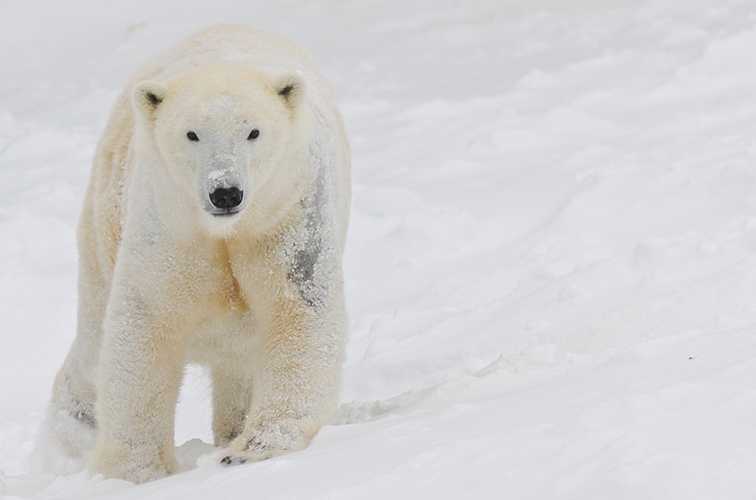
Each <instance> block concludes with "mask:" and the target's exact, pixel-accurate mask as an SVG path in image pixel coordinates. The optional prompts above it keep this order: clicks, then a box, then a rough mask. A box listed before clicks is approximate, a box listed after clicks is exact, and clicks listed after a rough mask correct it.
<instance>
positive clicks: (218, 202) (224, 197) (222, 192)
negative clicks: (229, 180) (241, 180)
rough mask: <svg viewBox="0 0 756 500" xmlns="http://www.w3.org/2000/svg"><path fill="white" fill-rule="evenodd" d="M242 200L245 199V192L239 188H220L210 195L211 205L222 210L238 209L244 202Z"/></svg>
mask: <svg viewBox="0 0 756 500" xmlns="http://www.w3.org/2000/svg"><path fill="white" fill-rule="evenodd" d="M242 198H244V191H242V190H241V189H239V188H238V187H230V188H221V187H219V188H216V189H215V191H213V192H212V193H210V203H212V204H213V206H215V207H216V208H221V209H223V210H230V209H232V208H236V207H238V206H239V205H240V204H241V202H242Z"/></svg>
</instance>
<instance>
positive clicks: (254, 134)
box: [247, 128, 260, 141]
mask: <svg viewBox="0 0 756 500" xmlns="http://www.w3.org/2000/svg"><path fill="white" fill-rule="evenodd" d="M258 137H260V131H259V130H257V129H256V128H253V129H252V132H250V133H249V135H248V136H247V140H248V141H252V140H254V139H257V138H258Z"/></svg>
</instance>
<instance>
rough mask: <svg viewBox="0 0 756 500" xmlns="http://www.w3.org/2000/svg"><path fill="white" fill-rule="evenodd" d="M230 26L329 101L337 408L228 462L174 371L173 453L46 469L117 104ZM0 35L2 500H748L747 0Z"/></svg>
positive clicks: (173, 16) (167, 19)
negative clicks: (337, 152) (328, 92)
mask: <svg viewBox="0 0 756 500" xmlns="http://www.w3.org/2000/svg"><path fill="white" fill-rule="evenodd" d="M220 21H226V22H248V23H251V24H254V25H255V26H257V27H260V28H262V29H265V30H268V31H274V32H278V33H282V34H285V35H288V36H289V37H291V38H293V39H294V40H296V41H298V42H299V43H301V44H303V45H306V46H308V47H310V48H311V50H312V51H313V52H314V53H315V56H316V58H317V59H318V60H319V62H320V65H321V67H322V70H323V73H324V74H325V75H326V76H327V77H328V78H329V79H330V80H331V81H332V82H333V83H334V86H335V88H336V91H337V95H338V96H339V100H340V104H341V107H342V110H343V112H344V115H345V119H346V122H347V126H348V130H349V133H350V137H351V140H352V146H353V166H354V170H353V181H354V200H353V213H352V222H351V227H350V235H349V242H348V245H347V262H346V277H347V298H348V305H349V311H350V317H351V320H350V329H351V340H350V344H349V349H348V359H347V363H346V366H345V387H344V393H343V401H344V404H343V405H342V408H341V412H340V414H339V416H338V418H337V419H336V421H335V422H334V425H331V426H328V427H326V428H324V429H323V431H322V432H321V433H320V435H319V436H318V437H317V438H316V440H315V441H314V442H313V444H312V446H311V447H310V448H308V449H307V450H305V451H303V452H300V453H296V454H292V455H288V456H285V457H280V458H277V459H274V460H269V461H266V462H261V463H256V464H251V465H245V466H238V467H231V468H223V467H220V466H218V465H216V457H215V454H216V451H215V450H214V448H213V447H212V446H211V445H209V444H208V443H210V442H211V437H210V424H209V422H210V416H209V415H210V410H209V397H208V396H209V387H208V381H207V378H206V377H205V374H204V373H203V372H202V370H201V369H199V368H190V369H189V370H188V371H187V379H186V383H185V387H184V389H183V392H182V397H181V402H180V406H179V415H178V422H177V436H176V439H177V445H180V446H179V449H178V454H179V459H180V461H181V463H182V465H183V467H184V468H185V469H186V471H185V472H182V473H180V474H177V475H175V476H173V477H169V478H166V479H164V480H160V481H156V482H153V483H149V484H145V485H141V486H134V485H131V484H129V483H126V482H123V481H116V480H108V479H104V478H102V477H98V476H92V475H91V474H89V473H87V472H77V473H72V474H69V475H61V476H53V475H50V474H46V473H44V472H37V471H35V470H33V468H32V467H31V466H32V465H33V464H32V461H31V460H30V453H31V450H32V448H33V446H34V442H35V439H36V432H37V427H38V426H39V423H40V421H41V419H42V417H43V415H44V409H45V403H46V401H47V398H48V397H49V391H50V387H51V384H52V379H53V377H54V374H55V372H56V370H57V369H58V367H59V366H60V364H61V362H62V360H63V357H64V355H65V353H66V351H67V349H68V346H69V344H70V342H71V340H72V338H73V335H74V329H75V307H76V272H75V271H76V258H77V257H76V246H75V224H76V220H77V218H78V212H79V209H80V205H81V202H82V199H83V191H84V188H85V185H86V180H87V175H88V171H89V165H90V162H91V158H92V155H93V151H94V147H95V144H96V141H97V139H98V136H99V133H100V131H101V130H102V128H103V125H104V121H105V119H106V117H107V113H108V110H109V107H110V105H111V103H112V102H113V100H114V98H115V96H116V94H117V92H118V91H119V90H120V87H121V85H122V84H123V82H124V81H125V79H126V78H127V76H128V75H129V73H130V72H131V71H132V70H133V69H134V68H136V67H137V66H138V65H139V64H140V63H141V62H142V61H144V59H145V58H147V57H149V56H150V55H151V54H153V53H154V52H155V51H156V50H159V49H161V48H164V47H167V46H169V45H171V44H172V43H174V42H176V41H177V40H178V39H179V38H180V37H181V36H183V35H185V34H188V33H190V32H192V31H194V30H196V29H198V28H201V27H203V26H205V25H206V24H209V23H212V22H220ZM0 33H2V35H0V36H2V42H3V43H2V44H0V62H1V63H2V66H3V76H4V77H3V78H2V79H0V199H2V203H0V236H2V237H1V238H0V318H2V322H3V325H4V327H3V330H4V333H3V348H2V349H1V350H0V394H2V397H0V450H1V451H2V453H0V495H3V498H9V499H10V498H39V499H42V498H44V499H63V498H70V499H81V498H113V499H115V498H124V499H127V498H140V499H141V498H160V499H172V498H181V499H182V500H191V499H194V498H197V499H200V498H250V497H255V498H385V497H389V496H390V497H396V498H418V497H419V498H460V497H464V498H475V497H483V498H502V497H507V498H521V499H525V498H533V499H543V498H565V499H586V498H596V499H604V498H614V499H622V498H649V499H651V498H665V499H666V498H688V499H691V498H702V499H704V498H705V499H710V498H728V499H736V498H753V497H754V495H756V475H754V470H755V469H756V335H755V333H756V331H755V330H756V196H754V193H756V170H755V169H754V167H753V165H754V162H755V161H756V94H754V90H753V89H754V88H756V68H755V67H754V66H753V64H752V52H753V47H754V46H755V45H756V5H754V4H753V2H749V1H745V0H744V1H737V0H723V1H717V2H714V1H709V2H706V1H702V0H689V1H682V0H680V1H677V2H672V1H668V2H661V1H659V2H632V1H613V2H598V1H592V0H578V1H574V2H558V1H556V0H554V1H546V0H538V1H535V2H525V1H513V0H508V1H501V0H479V1H476V2H464V3H459V4H455V3H453V2H431V1H430V0H423V1H412V2H342V1H336V0H334V1H325V0H319V1H316V2H307V3H302V4H299V3H298V2H293V1H286V2H275V3H271V2H266V3H262V2H253V1H248V2H243V3H242V2H230V1H227V0H216V1H213V2H209V3H208V2H199V1H194V0H184V1H182V2H177V1H175V0H171V1H168V2H160V3H157V2H149V3H148V2H145V1H143V0H135V1H132V2H127V3H124V2H120V3H118V4H111V3H106V2H94V1H92V2H73V1H71V2H55V3H54V2H48V3H45V4H41V3H35V2H27V3H10V2H6V3H4V4H2V5H0Z"/></svg>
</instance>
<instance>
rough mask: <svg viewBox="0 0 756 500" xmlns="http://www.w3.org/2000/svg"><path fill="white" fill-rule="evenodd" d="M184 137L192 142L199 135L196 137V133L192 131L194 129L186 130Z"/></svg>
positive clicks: (195, 140) (197, 139)
mask: <svg viewBox="0 0 756 500" xmlns="http://www.w3.org/2000/svg"><path fill="white" fill-rule="evenodd" d="M186 138H187V139H189V140H190V141H193V142H197V141H199V137H197V134H196V133H194V130H190V131H189V132H187V133H186Z"/></svg>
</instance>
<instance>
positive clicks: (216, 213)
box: [210, 208, 241, 217]
mask: <svg viewBox="0 0 756 500" xmlns="http://www.w3.org/2000/svg"><path fill="white" fill-rule="evenodd" d="M239 212H241V210H240V209H238V208H229V209H220V210H219V209H214V210H211V211H210V215H212V216H213V217H230V216H232V215H236V214H238V213H239Z"/></svg>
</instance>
